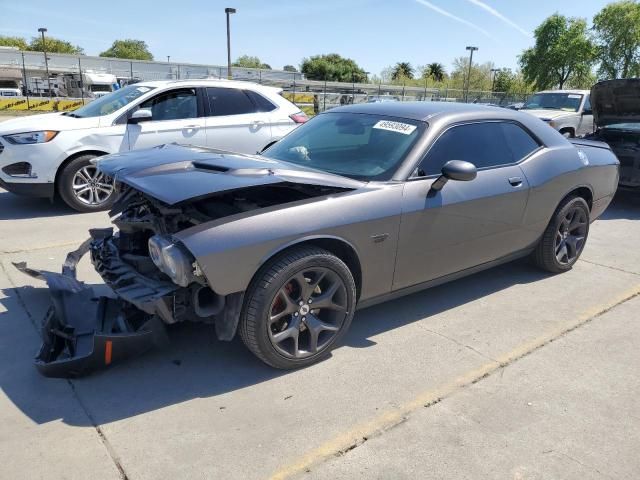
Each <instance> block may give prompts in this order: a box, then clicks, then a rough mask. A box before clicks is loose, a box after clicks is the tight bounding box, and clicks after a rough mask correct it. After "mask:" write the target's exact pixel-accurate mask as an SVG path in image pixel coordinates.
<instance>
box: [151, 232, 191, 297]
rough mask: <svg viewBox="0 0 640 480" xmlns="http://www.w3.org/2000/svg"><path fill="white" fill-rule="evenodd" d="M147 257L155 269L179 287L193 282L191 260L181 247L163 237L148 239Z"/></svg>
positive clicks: (157, 236) (156, 236)
mask: <svg viewBox="0 0 640 480" xmlns="http://www.w3.org/2000/svg"><path fill="white" fill-rule="evenodd" d="M149 256H150V257H151V260H153V263H154V264H155V266H156V267H158V268H159V269H160V271H162V272H163V273H165V274H167V275H168V276H169V278H171V280H172V281H173V283H175V284H177V285H180V286H181V287H186V286H188V285H189V284H190V283H191V282H192V281H193V259H192V258H191V255H189V253H188V252H185V251H184V249H183V248H182V247H180V246H179V245H178V244H176V243H174V242H172V241H171V239H170V238H169V237H167V236H165V235H154V236H153V237H151V238H150V239H149Z"/></svg>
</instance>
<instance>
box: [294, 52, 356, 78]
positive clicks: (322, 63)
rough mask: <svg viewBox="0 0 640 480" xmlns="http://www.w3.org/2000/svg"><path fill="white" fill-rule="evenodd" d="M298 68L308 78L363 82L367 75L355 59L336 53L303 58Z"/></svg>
mask: <svg viewBox="0 0 640 480" xmlns="http://www.w3.org/2000/svg"><path fill="white" fill-rule="evenodd" d="M300 70H301V71H302V73H304V74H305V75H306V77H307V78H308V79H309V80H325V79H326V80H330V81H334V82H351V81H355V82H364V81H365V80H366V77H367V75H366V74H365V72H364V70H363V69H362V68H360V67H359V66H358V64H357V63H356V62H355V61H353V60H351V59H350V58H344V57H341V56H340V55H338V54H337V53H330V54H328V55H314V56H312V57H309V58H304V59H302V65H301V69H300Z"/></svg>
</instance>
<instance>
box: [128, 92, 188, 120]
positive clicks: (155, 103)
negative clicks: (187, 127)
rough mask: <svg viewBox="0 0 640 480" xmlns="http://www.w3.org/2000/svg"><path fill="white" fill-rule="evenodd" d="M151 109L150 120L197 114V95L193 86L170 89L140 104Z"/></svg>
mask: <svg viewBox="0 0 640 480" xmlns="http://www.w3.org/2000/svg"><path fill="white" fill-rule="evenodd" d="M140 108H148V109H149V110H151V116H152V117H151V118H152V120H153V121H154V122H155V121H159V120H182V119H186V118H196V117H197V116H198V97H197V96H196V90H195V88H183V89H180V90H170V91H168V92H164V93H161V94H159V95H156V96H155V97H153V98H150V99H149V100H147V101H146V102H144V103H143V104H141V105H140Z"/></svg>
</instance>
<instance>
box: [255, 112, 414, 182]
mask: <svg viewBox="0 0 640 480" xmlns="http://www.w3.org/2000/svg"><path fill="white" fill-rule="evenodd" d="M424 129H425V124H424V123H423V122H418V121H415V120H407V119H404V118H393V117H383V116H380V115H365V114H358V113H324V114H322V115H319V116H317V117H315V118H313V119H312V120H311V121H309V122H307V123H305V124H304V125H302V126H300V127H298V128H297V129H296V130H294V131H293V132H291V133H290V134H289V135H287V136H286V137H284V138H283V139H282V140H280V141H279V142H278V143H276V144H275V145H273V146H272V147H270V148H269V149H267V150H266V151H265V152H264V155H265V156H266V157H269V158H274V159H276V160H283V161H286V162H290V163H295V164H296V165H304V166H306V167H310V168H314V169H316V170H322V171H325V172H329V173H335V174H338V175H343V176H345V177H350V178H355V179H358V180H389V179H391V178H392V177H393V174H394V172H395V170H396V168H397V166H398V165H399V164H400V163H401V162H402V160H404V158H405V156H406V155H407V153H408V152H409V150H410V149H411V147H412V146H413V144H414V143H415V141H416V139H417V138H418V137H419V136H420V135H421V133H422V132H423V131H424Z"/></svg>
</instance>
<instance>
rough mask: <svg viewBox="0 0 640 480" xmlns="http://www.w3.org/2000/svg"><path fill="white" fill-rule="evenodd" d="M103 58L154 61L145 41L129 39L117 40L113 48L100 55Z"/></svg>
mask: <svg viewBox="0 0 640 480" xmlns="http://www.w3.org/2000/svg"><path fill="white" fill-rule="evenodd" d="M100 56H101V57H111V58H126V59H128V60H153V55H152V54H151V52H150V51H149V47H148V46H147V43H146V42H145V41H143V40H134V39H130V38H127V39H125V40H115V41H114V42H113V44H112V45H111V48H109V49H108V50H105V51H104V52H102V53H100Z"/></svg>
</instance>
